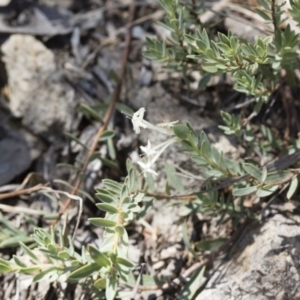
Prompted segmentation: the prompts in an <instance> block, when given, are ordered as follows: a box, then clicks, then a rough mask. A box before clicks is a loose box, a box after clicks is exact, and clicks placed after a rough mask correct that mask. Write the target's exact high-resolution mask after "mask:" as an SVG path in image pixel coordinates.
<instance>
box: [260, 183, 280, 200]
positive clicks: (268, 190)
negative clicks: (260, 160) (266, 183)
mask: <svg viewBox="0 0 300 300" xmlns="http://www.w3.org/2000/svg"><path fill="white" fill-rule="evenodd" d="M277 189H278V185H273V186H271V187H263V188H260V189H258V190H257V192H256V195H257V197H260V198H263V197H268V196H270V195H272V194H273V193H274V192H276V190H277Z"/></svg>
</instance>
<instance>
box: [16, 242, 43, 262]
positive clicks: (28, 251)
mask: <svg viewBox="0 0 300 300" xmlns="http://www.w3.org/2000/svg"><path fill="white" fill-rule="evenodd" d="M19 244H20V246H21V248H22V250H23V251H24V252H25V253H26V254H27V255H28V256H30V257H31V258H32V259H33V260H34V261H36V262H39V259H38V258H37V256H36V255H35V254H34V253H33V252H32V251H31V250H30V249H29V248H28V247H27V246H25V244H23V243H22V242H20V243H19Z"/></svg>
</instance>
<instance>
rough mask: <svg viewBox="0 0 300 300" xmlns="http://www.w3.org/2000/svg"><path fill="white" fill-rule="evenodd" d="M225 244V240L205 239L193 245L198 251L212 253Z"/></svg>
mask: <svg viewBox="0 0 300 300" xmlns="http://www.w3.org/2000/svg"><path fill="white" fill-rule="evenodd" d="M224 242H226V239H225V238H217V239H207V240H203V241H199V242H196V243H195V248H196V249H197V250H199V251H214V250H217V249H218V248H219V247H220V246H222V245H223V244H224Z"/></svg>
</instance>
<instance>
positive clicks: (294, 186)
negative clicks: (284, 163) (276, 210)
mask: <svg viewBox="0 0 300 300" xmlns="http://www.w3.org/2000/svg"><path fill="white" fill-rule="evenodd" d="M298 184H299V182H298V177H297V176H296V177H295V178H294V179H293V180H292V182H291V184H290V187H289V190H288V192H287V195H286V197H287V198H288V199H291V198H292V196H293V195H294V193H295V192H296V190H297V187H298Z"/></svg>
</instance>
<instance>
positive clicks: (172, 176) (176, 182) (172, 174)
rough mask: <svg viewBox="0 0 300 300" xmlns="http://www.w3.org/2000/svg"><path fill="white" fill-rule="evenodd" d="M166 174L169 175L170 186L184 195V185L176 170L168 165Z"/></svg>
mask: <svg viewBox="0 0 300 300" xmlns="http://www.w3.org/2000/svg"><path fill="white" fill-rule="evenodd" d="M165 172H166V174H167V178H168V181H169V182H170V184H171V185H172V186H173V187H174V188H175V189H176V190H177V191H178V192H179V193H181V194H183V193H184V187H183V184H182V182H181V180H180V178H179V176H178V175H177V174H176V170H175V168H174V167H173V166H172V165H170V164H166V165H165Z"/></svg>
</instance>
